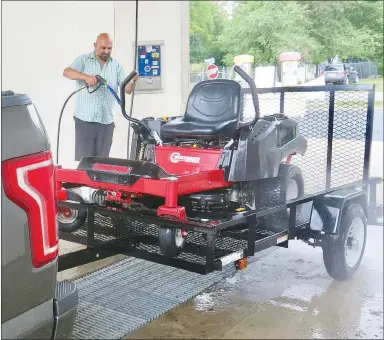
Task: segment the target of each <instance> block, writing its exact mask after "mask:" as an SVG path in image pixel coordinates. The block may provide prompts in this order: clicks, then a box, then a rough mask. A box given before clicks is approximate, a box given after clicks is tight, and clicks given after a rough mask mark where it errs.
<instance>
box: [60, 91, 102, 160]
mask: <svg viewBox="0 0 384 340" xmlns="http://www.w3.org/2000/svg"><path fill="white" fill-rule="evenodd" d="M99 87H100V86H99ZM85 88H86V86H83V87H80V88H79V89H77V90H76V91H73V92H72V93H71V94H70V95H69V96H68V98H67V99H66V100H65V102H64V105H63V108H62V109H61V112H60V117H59V124H58V126H57V141H56V164H59V143H60V127H61V118H62V117H63V112H64V108H65V105H67V103H68V100H69V99H70V98H71V97H72V96H73V95H74V94H75V93H77V92H79V91H81V90H84V89H85ZM97 89H98V88H97ZM97 89H96V90H97ZM96 90H95V91H96ZM95 91H92V92H95Z"/></svg>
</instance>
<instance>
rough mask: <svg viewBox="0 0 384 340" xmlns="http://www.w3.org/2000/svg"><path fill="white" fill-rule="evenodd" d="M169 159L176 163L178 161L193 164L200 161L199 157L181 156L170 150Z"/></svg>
mask: <svg viewBox="0 0 384 340" xmlns="http://www.w3.org/2000/svg"><path fill="white" fill-rule="evenodd" d="M169 159H170V161H171V162H172V163H178V162H185V163H194V164H199V163H200V157H191V156H182V155H180V154H179V153H178V152H172V154H171V156H170V157H169Z"/></svg>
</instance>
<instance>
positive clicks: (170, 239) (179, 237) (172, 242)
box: [159, 227, 185, 257]
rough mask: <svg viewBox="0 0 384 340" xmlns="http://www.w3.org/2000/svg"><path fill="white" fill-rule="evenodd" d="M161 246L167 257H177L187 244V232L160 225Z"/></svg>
mask: <svg viewBox="0 0 384 340" xmlns="http://www.w3.org/2000/svg"><path fill="white" fill-rule="evenodd" d="M159 246H160V250H161V253H162V254H163V255H164V256H167V257H177V256H178V255H179V254H180V251H181V250H182V249H183V248H184V246H185V234H184V232H183V231H182V230H181V229H175V228H164V227H159Z"/></svg>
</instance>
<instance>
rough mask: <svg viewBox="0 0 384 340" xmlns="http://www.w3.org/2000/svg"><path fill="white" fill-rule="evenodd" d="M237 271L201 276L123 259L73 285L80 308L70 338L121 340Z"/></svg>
mask: <svg viewBox="0 0 384 340" xmlns="http://www.w3.org/2000/svg"><path fill="white" fill-rule="evenodd" d="M234 270H235V269H234V268H233V267H232V268H228V269H227V270H226V271H223V272H215V273H212V274H208V275H200V274H196V273H193V272H189V271H185V270H182V269H176V268H173V267H169V266H164V265H161V264H157V263H152V262H148V261H145V260H141V259H133V258H128V259H124V260H122V261H120V262H118V263H116V264H113V265H111V266H109V267H106V268H103V269H101V270H99V271H96V272H94V273H91V274H89V275H87V276H84V277H82V278H80V279H77V280H75V281H74V283H76V285H77V287H78V292H79V301H80V302H79V306H78V313H77V317H76V323H75V326H74V330H73V337H72V338H73V339H121V338H123V337H124V336H126V335H127V334H129V333H131V332H133V331H134V330H135V329H137V328H138V327H140V326H142V325H144V324H146V323H148V322H150V321H152V320H153V319H155V318H158V317H159V316H161V315H162V314H164V313H166V312H168V311H169V310H171V309H172V308H174V307H177V306H178V305H180V304H181V303H183V302H185V301H187V300H189V299H190V298H192V297H194V296H196V295H198V294H200V293H201V292H203V291H204V290H206V289H207V288H209V287H210V286H212V285H214V284H216V283H218V282H219V281H220V280H221V279H222V278H223V277H225V276H226V275H229V274H231V273H233V272H234Z"/></svg>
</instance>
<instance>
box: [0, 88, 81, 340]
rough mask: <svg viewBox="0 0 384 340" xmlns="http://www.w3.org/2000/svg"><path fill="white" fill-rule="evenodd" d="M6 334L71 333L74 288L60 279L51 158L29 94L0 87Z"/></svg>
mask: <svg viewBox="0 0 384 340" xmlns="http://www.w3.org/2000/svg"><path fill="white" fill-rule="evenodd" d="M1 121H2V127H1V136H2V138H1V139H2V140H1V148H2V150H1V166H2V181H1V184H2V185H1V197H2V209H1V210H2V211H1V212H2V214H1V224H2V237H1V271H2V273H1V274H2V275H1V295H2V296H1V298H2V306H1V331H2V336H1V338H2V339H15V338H18V339H70V338H71V336H72V331H73V325H74V321H75V316H76V312H77V305H78V293H77V287H76V285H75V284H74V283H72V282H67V281H63V282H57V270H58V252H59V250H58V245H59V239H58V222H57V200H56V197H55V195H56V194H55V190H54V187H55V181H54V164H53V161H52V155H51V147H50V143H49V139H48V136H47V133H46V131H45V128H44V125H43V122H42V121H41V119H40V117H39V114H38V112H37V110H36V108H35V106H34V104H33V103H32V101H31V99H30V98H29V97H28V96H27V95H21V94H15V93H13V92H11V91H6V92H2V93H1Z"/></svg>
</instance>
